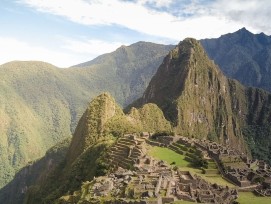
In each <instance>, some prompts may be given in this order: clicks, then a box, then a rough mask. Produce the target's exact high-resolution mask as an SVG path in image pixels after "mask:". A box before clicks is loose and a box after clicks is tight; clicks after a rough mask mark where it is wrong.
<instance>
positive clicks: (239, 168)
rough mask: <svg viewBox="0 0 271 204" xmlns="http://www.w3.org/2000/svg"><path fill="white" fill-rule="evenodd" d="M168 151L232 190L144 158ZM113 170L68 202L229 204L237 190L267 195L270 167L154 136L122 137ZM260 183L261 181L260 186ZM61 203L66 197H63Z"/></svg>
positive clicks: (212, 146) (111, 155) (200, 143)
mask: <svg viewBox="0 0 271 204" xmlns="http://www.w3.org/2000/svg"><path fill="white" fill-rule="evenodd" d="M153 145H156V146H160V147H166V148H168V149H171V150H173V151H175V152H176V153H178V154H180V155H185V156H186V157H185V159H186V160H188V161H190V162H194V163H198V162H200V161H205V162H203V163H201V169H202V172H203V173H204V174H210V173H214V172H215V173H218V174H221V177H222V178H224V179H225V180H227V181H228V182H230V183H232V184H233V185H234V186H235V187H234V188H230V187H228V186H222V185H218V184H216V183H210V182H208V181H206V180H205V179H204V178H202V177H201V176H200V175H197V174H193V173H191V172H190V171H187V170H182V168H178V167H177V166H174V165H171V164H168V163H166V162H165V161H163V160H157V159H155V158H153V157H151V156H150V155H148V148H149V147H151V146H153ZM108 162H109V163H110V165H111V166H112V171H111V172H110V173H109V174H108V175H106V176H101V177H97V178H94V179H93V181H91V182H85V183H84V184H83V185H82V189H81V192H75V193H74V194H73V195H72V196H70V197H69V200H76V199H79V196H78V195H80V197H81V198H84V199H86V200H88V201H91V203H99V202H100V201H101V199H102V200H103V202H104V203H108V204H109V203H116V204H122V203H123V204H126V203H127V204H128V203H134V204H136V203H140V204H141V203H146V204H147V203H149V204H164V203H172V202H174V201H178V200H185V201H191V202H199V203H223V204H224V203H232V202H233V201H234V200H235V199H237V198H238V191H250V192H252V191H253V192H254V193H255V194H257V195H260V196H271V168H270V166H269V165H268V164H266V163H265V162H263V161H258V160H250V159H249V158H248V157H247V156H246V155H244V154H243V153H240V152H238V151H236V150H234V149H231V148H230V147H228V146H226V147H225V146H222V145H219V144H217V143H215V142H211V141H208V140H199V139H196V138H187V137H182V136H160V137H152V136H151V134H147V133H145V134H141V135H137V134H135V133H134V134H126V135H124V136H123V137H120V138H119V139H118V140H117V141H116V143H115V144H114V145H113V146H112V147H111V148H110V151H109V152H108ZM260 181H261V182H260ZM62 199H65V198H62Z"/></svg>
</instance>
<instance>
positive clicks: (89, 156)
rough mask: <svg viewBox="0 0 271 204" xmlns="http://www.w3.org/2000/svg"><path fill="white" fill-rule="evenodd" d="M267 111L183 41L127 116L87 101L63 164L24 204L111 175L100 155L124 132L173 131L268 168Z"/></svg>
mask: <svg viewBox="0 0 271 204" xmlns="http://www.w3.org/2000/svg"><path fill="white" fill-rule="evenodd" d="M270 107H271V95H270V93H268V92H266V91H264V90H262V89H257V88H246V87H245V86H243V85H241V84H240V83H239V82H237V81H236V80H231V79H228V78H226V77H225V76H224V75H223V73H222V72H221V71H220V69H219V67H218V66H217V65H215V64H214V62H213V61H211V60H210V59H209V58H208V55H207V54H206V52H205V51H204V49H203V47H202V46H201V44H200V43H199V42H198V41H196V40H194V39H191V38H188V39H185V40H184V41H183V42H181V43H179V44H178V46H176V47H175V48H174V49H173V50H172V51H170V52H169V54H168V55H167V56H166V57H165V58H164V60H163V62H162V64H161V65H160V67H159V68H158V70H157V73H156V74H155V75H154V76H153V78H152V79H151V81H150V83H149V86H148V87H147V89H146V91H145V92H144V94H143V96H142V97H141V98H139V99H138V100H136V101H135V102H134V103H133V104H132V105H130V106H129V110H128V109H127V110H128V111H127V114H124V113H123V111H122V110H121V108H120V106H118V105H117V104H116V102H115V100H114V99H113V97H111V96H110V95H109V94H108V93H104V94H101V95H99V96H98V97H96V98H95V99H94V100H92V101H91V103H90V104H89V105H88V107H87V109H86V111H85V112H84V114H83V115H82V117H81V119H80V121H79V123H78V125H77V127H76V130H75V133H74V136H73V138H72V141H71V144H70V146H69V148H68V150H67V154H66V156H65V159H64V160H63V163H61V165H59V166H58V167H56V168H55V169H54V171H52V172H51V173H49V175H48V176H47V179H46V180H42V181H39V180H37V181H36V182H33V183H34V185H32V186H30V187H29V190H28V191H27V194H26V197H25V203H28V204H31V203H53V202H54V201H56V199H57V198H59V197H60V196H63V195H67V193H69V192H74V191H75V190H76V189H79V188H80V186H81V185H82V182H84V181H90V180H92V179H93V178H94V176H100V175H104V174H105V173H106V172H108V170H110V168H111V167H110V166H109V165H108V163H107V162H106V158H108V148H109V147H110V146H111V145H112V144H113V143H114V142H115V141H116V139H117V138H119V137H121V136H122V135H123V134H125V133H129V132H141V131H148V132H160V131H172V130H173V131H175V133H177V134H181V135H183V136H187V137H197V138H203V139H204V138H207V139H210V140H214V141H217V142H220V143H222V144H225V145H230V146H231V147H235V148H237V149H239V151H240V152H248V153H250V152H251V154H252V156H257V157H258V158H263V157H264V156H265V157H266V158H267V160H268V159H270V158H271V152H270V149H271V148H270V147H271V144H270V141H271V140H270V139H271V138H270V136H268V135H271V134H269V133H271V131H270V128H268V127H270V122H271V121H270V120H271V108H270ZM262 152H263V153H264V154H263V155H261V154H262ZM266 158H264V159H266ZM269 162H270V160H269Z"/></svg>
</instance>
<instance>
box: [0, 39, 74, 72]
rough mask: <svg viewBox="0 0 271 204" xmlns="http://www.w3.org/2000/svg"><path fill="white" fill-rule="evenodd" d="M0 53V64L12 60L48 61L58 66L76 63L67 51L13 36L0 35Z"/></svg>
mask: <svg viewBox="0 0 271 204" xmlns="http://www.w3.org/2000/svg"><path fill="white" fill-rule="evenodd" d="M0 53H1V58H0V59H1V60H0V64H3V63H6V62H9V61H13V60H23V61H25V60H37V61H44V62H50V63H52V64H54V65H57V66H60V67H67V66H70V65H73V64H75V63H78V62H77V61H76V60H74V58H73V57H71V55H69V54H67V53H62V52H56V51H54V50H53V49H52V50H50V49H46V48H43V47H39V46H35V45H31V44H28V43H26V42H21V41H19V40H17V39H15V38H6V37H0Z"/></svg>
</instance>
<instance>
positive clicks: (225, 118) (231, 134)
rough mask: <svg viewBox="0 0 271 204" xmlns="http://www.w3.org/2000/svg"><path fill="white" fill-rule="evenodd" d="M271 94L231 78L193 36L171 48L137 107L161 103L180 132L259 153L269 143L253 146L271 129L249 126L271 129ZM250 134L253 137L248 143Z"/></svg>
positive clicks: (266, 151)
mask: <svg viewBox="0 0 271 204" xmlns="http://www.w3.org/2000/svg"><path fill="white" fill-rule="evenodd" d="M270 99H271V95H270V93H268V92H266V91H263V90H261V89H257V88H246V87H244V86H243V85H241V84H240V83H239V82H237V81H236V80H231V79H228V78H226V77H225V76H224V75H223V73H222V72H221V71H220V69H219V67H218V66H217V65H215V64H214V62H213V61H211V60H210V59H209V58H208V55H207V54H206V52H205V51H204V49H203V47H202V46H201V44H200V43H199V42H198V41H196V40H194V39H190V38H188V39H185V40H184V41H182V42H181V43H180V44H179V45H178V46H176V48H175V49H173V50H172V51H170V53H169V54H168V55H167V56H166V57H165V59H164V61H163V63H162V64H161V65H160V67H159V68H158V70H157V73H156V74H155V75H154V77H153V78H152V79H151V81H150V84H149V86H148V88H147V89H146V91H145V92H144V94H143V97H141V98H140V99H138V100H137V101H136V102H134V103H133V104H132V105H131V106H135V107H140V106H142V105H143V104H146V103H155V104H157V105H158V106H159V107H160V108H161V109H162V110H163V112H164V114H165V116H166V118H167V119H168V120H170V121H171V123H172V124H174V130H175V132H176V133H177V134H180V135H183V136H187V137H197V138H208V139H210V140H215V141H217V142H220V143H224V144H225V145H230V146H231V147H234V148H236V149H239V150H240V151H242V152H249V151H250V150H251V149H253V148H254V150H253V151H252V154H253V156H255V155H256V152H258V153H259V152H260V151H262V150H261V149H263V146H257V145H254V147H253V148H252V147H251V144H262V143H263V141H264V142H267V141H268V139H269V140H270V138H269V136H268V134H267V135H265V134H264V135H259V134H260V133H258V134H254V135H251V133H250V132H249V131H252V130H253V128H251V127H252V126H253V127H255V126H257V127H258V128H259V129H264V131H265V133H267V132H268V131H269V129H266V127H269V126H270V122H271V112H270V107H271V101H270ZM131 106H130V107H131ZM247 128H248V129H249V131H247ZM268 133H269V132H268ZM248 138H249V139H250V140H251V142H250V144H248V145H247V142H246V140H247V139H248ZM263 138H265V139H264V140H263ZM270 147H271V143H270V141H269V142H267V143H265V145H264V149H265V153H267V155H268V156H266V157H265V158H264V159H266V158H268V159H267V160H269V159H270V158H271V157H270V156H271V154H270V153H271V152H270ZM259 158H261V157H259ZM262 159H263V158H262ZM270 161H271V160H269V162H270Z"/></svg>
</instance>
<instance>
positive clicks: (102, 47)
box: [63, 38, 123, 58]
mask: <svg viewBox="0 0 271 204" xmlns="http://www.w3.org/2000/svg"><path fill="white" fill-rule="evenodd" d="M63 39H64V45H63V48H65V49H68V50H71V51H73V52H76V53H80V54H81V53H83V54H85V55H88V56H97V55H101V54H104V53H109V52H112V51H114V50H116V49H117V48H118V47H120V46H121V45H123V44H122V43H120V42H105V41H101V40H88V39H85V40H75V39H68V38H63ZM89 58H90V57H89Z"/></svg>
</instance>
